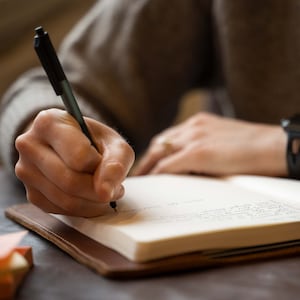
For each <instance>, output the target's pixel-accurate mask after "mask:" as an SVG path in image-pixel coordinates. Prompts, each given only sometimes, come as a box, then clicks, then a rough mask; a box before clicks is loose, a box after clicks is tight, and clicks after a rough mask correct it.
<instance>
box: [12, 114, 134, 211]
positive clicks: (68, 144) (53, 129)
mask: <svg viewBox="0 0 300 300" xmlns="http://www.w3.org/2000/svg"><path fill="white" fill-rule="evenodd" d="M85 121H86V123H87V126H88V127H89V129H90V131H91V135H92V136H93V139H94V141H95V143H96V144H97V148H98V151H99V152H98V151H97V150H96V149H95V148H94V147H93V146H91V144H90V141H89V140H88V138H87V137H86V136H85V135H84V134H83V133H82V132H81V129H80V127H79V125H78V124H77V122H76V121H75V120H74V119H73V118H72V117H71V116H70V115H69V114H68V113H66V112H64V111H61V110H58V109H50V110H46V111H43V112H41V113H39V114H38V115H37V117H36V118H35V120H34V121H33V123H32V125H31V126H30V128H29V129H28V130H27V131H26V132H25V133H24V134H22V135H20V136H19V137H18V138H17V139H16V148H17V150H18V152H19V160H18V162H17V164H16V167H15V171H16V175H17V177H18V178H19V179H20V180H21V181H22V182H23V183H24V185H25V188H26V193H27V198H28V200H29V201H31V202H32V203H34V204H36V205H37V206H39V207H40V208H42V209H43V210H44V211H47V212H52V213H60V214H68V215H75V216H86V217H91V216H98V215H101V214H103V213H104V212H105V211H107V209H111V208H110V207H109V205H108V202H110V201H112V200H117V199H119V198H120V197H122V195H123V194H124V187H123V186H122V182H123V180H124V179H125V177H126V176H127V173H128V171H129V169H130V168H131V166H132V164H133V161H134V153H133V150H132V149H131V147H130V146H129V145H128V144H127V143H126V142H125V140H124V139H123V138H122V137H121V136H120V135H119V134H117V133H116V132H115V131H114V130H112V129H111V128H109V127H108V126H105V125H104V124H101V123H99V122H96V121H94V120H92V119H89V118H85Z"/></svg>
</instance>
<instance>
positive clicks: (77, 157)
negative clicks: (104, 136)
mask: <svg viewBox="0 0 300 300" xmlns="http://www.w3.org/2000/svg"><path fill="white" fill-rule="evenodd" d="M31 132H32V134H34V137H35V138H36V139H38V140H39V141H41V143H44V144H45V145H49V146H50V147H51V148H53V150H54V151H55V152H56V154H57V155H58V156H59V157H60V158H61V159H62V161H63V162H64V163H65V164H66V165H67V166H68V167H69V168H71V169H73V170H75V171H81V172H90V173H92V172H94V171H95V169H96V168H97V166H98V164H99V163H100V161H101V155H100V154H99V152H98V151H97V150H96V149H95V148H94V147H91V143H90V141H89V140H88V138H87V137H86V136H85V135H84V134H82V132H81V129H80V127H79V125H78V124H77V122H76V121H75V120H74V119H73V118H72V117H71V116H70V115H69V114H68V113H66V112H64V111H61V110H58V109H50V110H46V111H42V112H41V113H39V114H38V116H37V117H36V119H35V121H34V122H33V126H32V130H31Z"/></svg>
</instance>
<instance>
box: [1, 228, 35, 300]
mask: <svg viewBox="0 0 300 300" xmlns="http://www.w3.org/2000/svg"><path fill="white" fill-rule="evenodd" d="M25 234H26V231H20V232H16V233H10V234H4V235H0V300H10V299H13V298H14V296H15V294H16V291H17V289H18V287H19V286H20V284H21V283H22V281H23V279H24V277H25V275H26V274H27V273H28V271H29V270H30V268H31V267H32V266H33V257H32V249H31V247H27V246H22V247H18V246H17V245H18V243H19V242H20V241H21V239H22V238H23V237H24V236H25Z"/></svg>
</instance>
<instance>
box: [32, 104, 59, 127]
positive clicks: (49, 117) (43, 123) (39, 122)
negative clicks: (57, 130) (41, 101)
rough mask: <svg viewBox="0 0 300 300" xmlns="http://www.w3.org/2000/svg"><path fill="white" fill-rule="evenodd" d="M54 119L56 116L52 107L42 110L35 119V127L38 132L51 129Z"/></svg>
mask: <svg viewBox="0 0 300 300" xmlns="http://www.w3.org/2000/svg"><path fill="white" fill-rule="evenodd" d="M53 119H54V116H53V113H52V109H48V110H42V111H40V112H39V113H38V114H37V115H36V117H35V119H34V121H33V128H34V129H35V130H36V131H37V132H44V131H46V130H49V129H50V128H51V126H52V124H53Z"/></svg>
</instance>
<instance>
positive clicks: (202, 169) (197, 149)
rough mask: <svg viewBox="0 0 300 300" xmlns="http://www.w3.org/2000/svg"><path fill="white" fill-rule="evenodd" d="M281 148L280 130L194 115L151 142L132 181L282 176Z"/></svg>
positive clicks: (283, 140) (283, 143) (283, 137)
mask: <svg viewBox="0 0 300 300" xmlns="http://www.w3.org/2000/svg"><path fill="white" fill-rule="evenodd" d="M286 143H287V137H286V134H285V133H284V131H283V130H282V128H281V127H280V126H271V125H265V124H256V123H250V122H245V121H240V120H235V119H229V118H224V117H220V116H216V115H213V114H208V113H198V114H196V115H195V116H193V117H191V118H189V119H188V120H187V121H185V122H183V123H182V124H179V125H177V126H174V127H171V128H169V129H167V130H165V131H163V132H161V133H160V134H158V135H157V136H155V137H154V138H153V139H152V141H151V143H150V146H149V148H148V150H147V151H146V153H145V155H144V156H143V157H142V158H141V160H140V161H139V163H138V164H137V166H136V167H135V168H134V171H133V175H143V174H158V173H197V174H208V175H218V176H222V175H232V174H257V175H268V176H286V175H287V166H286V159H285V151H286Z"/></svg>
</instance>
